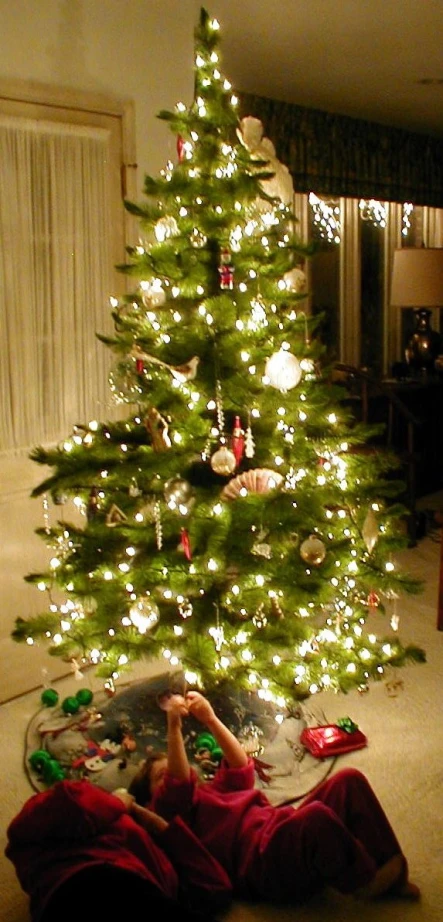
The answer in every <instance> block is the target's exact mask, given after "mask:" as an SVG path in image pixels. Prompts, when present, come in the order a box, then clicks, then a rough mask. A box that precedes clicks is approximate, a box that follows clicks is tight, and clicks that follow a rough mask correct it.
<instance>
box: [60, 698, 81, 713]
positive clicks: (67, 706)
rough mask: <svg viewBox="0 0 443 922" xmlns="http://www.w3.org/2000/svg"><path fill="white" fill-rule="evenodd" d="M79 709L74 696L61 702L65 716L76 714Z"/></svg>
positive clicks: (78, 702)
mask: <svg viewBox="0 0 443 922" xmlns="http://www.w3.org/2000/svg"><path fill="white" fill-rule="evenodd" d="M79 707H80V701H79V700H78V698H77V697H76V696H74V695H68V697H67V698H64V699H63V701H62V711H63V712H64V713H65V714H76V713H77V711H78V709H79Z"/></svg>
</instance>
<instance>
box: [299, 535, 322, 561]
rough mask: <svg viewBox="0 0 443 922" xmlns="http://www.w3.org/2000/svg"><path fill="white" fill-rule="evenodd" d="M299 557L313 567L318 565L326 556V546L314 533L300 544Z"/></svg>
mask: <svg viewBox="0 0 443 922" xmlns="http://www.w3.org/2000/svg"><path fill="white" fill-rule="evenodd" d="M300 557H301V558H302V560H304V561H305V563H309V564H310V565H311V566H313V567H319V566H320V564H322V563H323V561H324V559H325V557H326V548H325V546H324V544H323V541H321V540H320V538H317V536H316V535H310V536H309V538H306V539H305V541H303V543H302V544H301V545H300Z"/></svg>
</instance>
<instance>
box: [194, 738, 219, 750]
mask: <svg viewBox="0 0 443 922" xmlns="http://www.w3.org/2000/svg"><path fill="white" fill-rule="evenodd" d="M215 745H216V742H215V739H214V737H213V736H212V733H199V735H198V736H197V739H196V741H195V748H196V750H197V752H198V751H199V750H200V749H209V751H210V752H212V750H213V748H214V746H215Z"/></svg>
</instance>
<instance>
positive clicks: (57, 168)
mask: <svg viewBox="0 0 443 922" xmlns="http://www.w3.org/2000/svg"><path fill="white" fill-rule="evenodd" d="M107 151H108V131H107V130H106V129H102V128H95V127H93V128H88V127H84V126H76V125H65V124H61V123H56V122H50V121H46V122H45V121H39V120H33V119H24V118H12V117H7V116H6V117H5V116H2V117H0V292H1V305H0V343H1V354H2V355H1V363H0V453H1V454H3V455H7V454H9V453H22V452H23V453H25V452H27V451H28V450H29V448H32V447H33V446H35V445H38V444H49V443H53V442H57V441H59V440H60V439H61V438H63V437H64V436H66V435H69V433H70V432H71V428H72V425H73V424H74V423H76V422H88V421H89V420H91V419H94V418H106V410H107V404H108V403H109V386H108V380H107V375H108V368H109V362H110V357H109V350H107V349H106V347H105V346H103V345H102V344H101V343H100V342H99V341H98V340H97V339H96V337H95V333H96V332H109V331H110V328H111V322H110V321H111V318H110V308H109V297H110V295H111V294H112V291H111V285H112V270H113V266H112V262H111V247H110V199H109V190H108V188H107V182H108V180H107V175H109V174H107V172H106V158H107Z"/></svg>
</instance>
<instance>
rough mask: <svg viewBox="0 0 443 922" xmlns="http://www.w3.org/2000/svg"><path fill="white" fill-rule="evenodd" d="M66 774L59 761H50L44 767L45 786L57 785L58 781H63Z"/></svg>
mask: <svg viewBox="0 0 443 922" xmlns="http://www.w3.org/2000/svg"><path fill="white" fill-rule="evenodd" d="M64 778H65V772H64V770H63V768H62V767H61V765H60V762H57V759H48V761H47V762H45V764H44V766H43V781H44V782H45V784H55V782H56V781H63V779H64Z"/></svg>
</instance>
